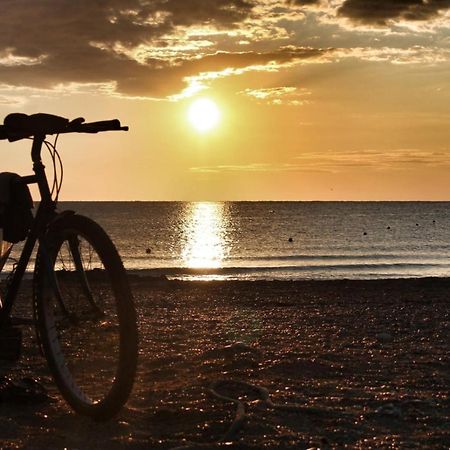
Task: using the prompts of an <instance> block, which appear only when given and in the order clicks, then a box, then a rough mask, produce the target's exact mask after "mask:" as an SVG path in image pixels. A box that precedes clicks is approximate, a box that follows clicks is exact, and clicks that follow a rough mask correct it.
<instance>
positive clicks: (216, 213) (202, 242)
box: [182, 202, 229, 269]
mask: <svg viewBox="0 0 450 450" xmlns="http://www.w3.org/2000/svg"><path fill="white" fill-rule="evenodd" d="M225 210H226V207H225V205H224V204H223V203H207V202H201V203H189V204H187V205H186V210H185V220H183V222H184V230H183V233H184V237H185V245H184V248H183V249H182V258H183V261H184V263H185V265H186V267H189V268H193V269H200V268H220V267H222V261H223V260H224V258H225V257H226V256H227V254H228V252H229V246H228V243H227V239H226V234H227V232H226V228H227V214H226V211H225Z"/></svg>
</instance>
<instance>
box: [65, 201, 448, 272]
mask: <svg viewBox="0 0 450 450" xmlns="http://www.w3.org/2000/svg"><path fill="white" fill-rule="evenodd" d="M59 209H60V210H64V209H72V210H75V211H77V212H79V213H81V214H85V215H87V216H89V217H91V218H93V219H95V220H96V221H98V222H99V223H100V224H101V225H102V226H103V228H104V229H105V230H106V231H107V232H108V233H109V235H110V236H111V237H112V239H113V241H114V243H115V244H116V247H117V248H118V250H119V253H120V254H121V256H122V259H123V262H124V265H125V267H126V268H127V270H129V271H130V272H133V273H135V274H138V275H145V276H155V277H160V276H165V277H167V278H169V279H183V280H191V279H197V280H301V279H308V280H310V279H314V280H316V279H317V280H330V279H361V280H364V279H387V278H411V277H448V276H450V202H61V203H60V204H59Z"/></svg>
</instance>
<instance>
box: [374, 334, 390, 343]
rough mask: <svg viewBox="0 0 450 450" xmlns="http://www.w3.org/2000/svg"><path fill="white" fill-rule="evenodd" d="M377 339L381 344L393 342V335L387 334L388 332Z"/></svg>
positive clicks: (378, 335)
mask: <svg viewBox="0 0 450 450" xmlns="http://www.w3.org/2000/svg"><path fill="white" fill-rule="evenodd" d="M375 337H376V338H377V341H378V342H381V343H383V344H386V343H388V342H392V335H391V334H390V333H386V332H383V333H378V334H377V335H376V336H375Z"/></svg>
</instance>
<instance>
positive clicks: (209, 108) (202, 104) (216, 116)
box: [188, 98, 220, 133]
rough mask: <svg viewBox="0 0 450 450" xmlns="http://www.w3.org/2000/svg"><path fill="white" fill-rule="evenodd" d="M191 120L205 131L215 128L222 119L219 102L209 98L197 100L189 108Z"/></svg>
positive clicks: (196, 126)
mask: <svg viewBox="0 0 450 450" xmlns="http://www.w3.org/2000/svg"><path fill="white" fill-rule="evenodd" d="M188 118H189V122H190V123H191V124H192V125H193V127H194V128H195V129H196V130H197V131H199V132H201V133H203V132H205V131H208V130H211V129H212V128H214V127H215V126H216V125H217V124H218V123H219V120H220V111H219V108H218V107H217V104H216V103H215V102H213V101H212V100H210V99H208V98H199V99H197V100H195V101H194V102H193V103H192V104H191V106H190V107H189V110H188Z"/></svg>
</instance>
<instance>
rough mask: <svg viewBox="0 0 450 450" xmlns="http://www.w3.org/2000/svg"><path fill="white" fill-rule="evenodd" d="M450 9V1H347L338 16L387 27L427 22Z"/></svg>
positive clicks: (339, 9)
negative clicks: (394, 23)
mask: <svg viewBox="0 0 450 450" xmlns="http://www.w3.org/2000/svg"><path fill="white" fill-rule="evenodd" d="M448 9H450V0H397V1H393V0H376V1H374V0H345V1H344V2H343V4H342V5H341V6H340V7H339V8H338V15H340V16H343V17H347V18H349V19H351V20H353V21H355V22H359V23H363V24H374V25H382V26H384V25H387V24H388V23H389V22H390V21H393V20H396V21H400V20H403V21H425V20H430V19H434V18H436V17H438V16H439V14H440V13H442V12H443V11H445V10H448Z"/></svg>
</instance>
